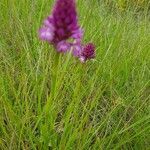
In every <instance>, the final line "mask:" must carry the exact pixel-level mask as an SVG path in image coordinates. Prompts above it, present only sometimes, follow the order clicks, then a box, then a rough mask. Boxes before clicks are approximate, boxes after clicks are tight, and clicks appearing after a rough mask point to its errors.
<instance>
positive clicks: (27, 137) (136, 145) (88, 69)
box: [0, 0, 150, 150]
mask: <svg viewBox="0 0 150 150" xmlns="http://www.w3.org/2000/svg"><path fill="white" fill-rule="evenodd" d="M52 4H53V1H51V0H32V1H31V0H1V2H0V105H1V107H0V149H2V150H5V149H13V150H20V149H24V150H28V149H41V150H43V149H48V148H49V149H62V150H64V149H66V150H68V149H79V150H82V149H83V150H87V149H98V150H99V149H105V150H107V149H141V150H144V149H148V148H149V145H150V140H149V137H150V125H149V124H150V78H149V77H150V68H149V66H150V61H149V60H150V40H149V39H150V21H149V17H148V16H147V15H138V16H136V17H135V15H133V13H132V11H127V12H126V13H123V14H122V13H120V12H119V10H118V13H114V12H112V11H109V10H107V8H105V5H104V3H103V2H101V3H99V2H98V1H81V0H80V1H78V11H79V14H80V24H81V25H82V26H83V27H84V29H85V38H84V41H85V42H86V41H89V40H91V41H92V42H94V43H95V45H96V47H97V49H96V53H97V56H96V59H95V61H89V62H87V63H86V64H80V62H78V61H77V60H76V59H74V58H72V57H71V56H70V55H61V56H60V57H59V58H58V59H59V63H58V64H57V65H58V66H57V67H56V66H55V62H54V57H55V50H54V49H53V48H52V47H51V46H50V45H48V44H46V43H42V42H40V41H39V39H38V37H37V31H38V29H39V27H40V25H41V22H42V20H43V18H44V17H45V16H46V15H48V14H49V10H50V8H51V7H52ZM56 68H57V69H56ZM53 73H55V76H56V80H55V90H54V91H53V98H52V97H51V93H50V91H51V88H52V86H53V85H52V84H51V79H52V78H53V76H52V75H53ZM47 102H48V105H49V107H48V108H49V109H48V110H47V115H45V111H44V110H45V106H46V104H47ZM45 116H46V117H45Z"/></svg>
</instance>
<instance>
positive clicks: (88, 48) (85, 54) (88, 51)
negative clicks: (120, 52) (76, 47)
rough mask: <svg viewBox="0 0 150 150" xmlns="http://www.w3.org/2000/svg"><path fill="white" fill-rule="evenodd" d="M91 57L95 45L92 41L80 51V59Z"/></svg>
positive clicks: (82, 60) (85, 59)
mask: <svg viewBox="0 0 150 150" xmlns="http://www.w3.org/2000/svg"><path fill="white" fill-rule="evenodd" d="M93 58H95V45H94V44H93V43H88V44H86V45H85V46H84V48H83V50H82V52H81V56H80V61H81V62H85V61H87V60H88V59H93Z"/></svg>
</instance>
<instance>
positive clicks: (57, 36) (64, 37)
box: [39, 0, 95, 62]
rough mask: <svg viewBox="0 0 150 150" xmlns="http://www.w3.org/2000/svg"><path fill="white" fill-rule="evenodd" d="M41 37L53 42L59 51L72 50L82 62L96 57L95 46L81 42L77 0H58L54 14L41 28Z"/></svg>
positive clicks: (81, 34)
mask: <svg viewBox="0 0 150 150" xmlns="http://www.w3.org/2000/svg"><path fill="white" fill-rule="evenodd" d="M39 37H40V39H41V40H43V41H47V42H49V43H50V44H52V45H53V46H54V47H55V48H56V50H57V51H58V52H63V53H65V52H68V51H70V50H71V51H72V54H73V55H74V56H75V57H78V58H79V59H80V60H81V61H82V62H85V61H86V60H88V59H92V58H94V57H95V46H94V45H93V44H92V43H88V44H87V45H85V46H83V45H82V43H81V41H82V37H83V30H82V29H81V28H80V26H79V25H78V18H77V12H76V3H75V0H56V3H55V6H54V8H53V11H52V14H51V15H50V16H48V17H47V19H46V20H45V21H44V23H43V26H42V28H41V29H40V30H39ZM70 39H72V41H73V42H70V41H71V40H70Z"/></svg>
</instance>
